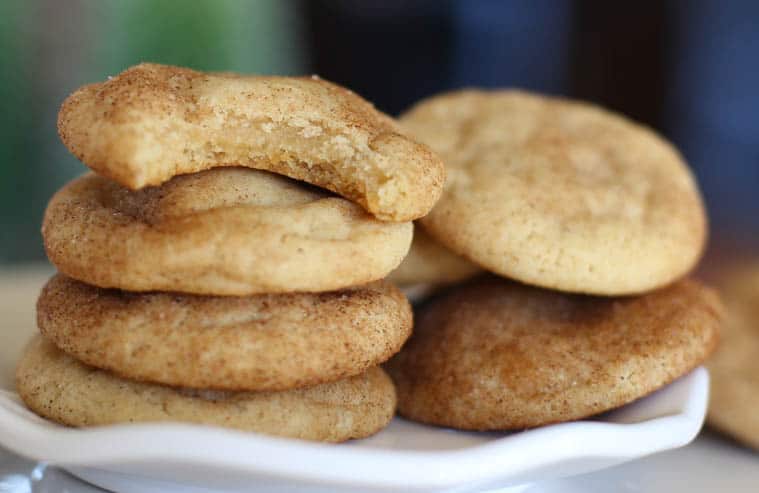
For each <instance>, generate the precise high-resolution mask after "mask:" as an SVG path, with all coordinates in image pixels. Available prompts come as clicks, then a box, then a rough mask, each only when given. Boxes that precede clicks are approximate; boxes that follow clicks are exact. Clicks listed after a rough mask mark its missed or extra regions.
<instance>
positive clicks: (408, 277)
mask: <svg viewBox="0 0 759 493" xmlns="http://www.w3.org/2000/svg"><path fill="white" fill-rule="evenodd" d="M478 272H480V268H479V267H478V266H477V265H475V264H473V263H471V262H469V261H468V260H467V259H465V258H463V257H461V256H459V255H456V254H455V253H453V252H452V251H450V250H448V249H447V248H445V247H444V246H443V245H441V244H440V243H438V242H437V241H435V240H434V239H433V238H431V237H430V236H429V235H428V234H427V233H426V232H425V231H424V229H422V228H421V227H419V225H418V224H415V225H414V239H413V241H412V242H411V248H410V249H409V252H408V255H406V257H405V258H404V259H403V261H402V262H401V265H399V266H398V267H397V268H396V269H395V270H394V271H393V272H391V273H390V274H389V275H388V276H387V280H388V281H391V282H394V283H395V284H397V285H399V286H413V285H421V284H432V285H438V284H450V283H453V282H457V281H461V280H463V279H467V278H469V277H472V276H473V275H475V274H476V273H478Z"/></svg>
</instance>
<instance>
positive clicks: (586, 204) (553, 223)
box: [401, 90, 706, 295]
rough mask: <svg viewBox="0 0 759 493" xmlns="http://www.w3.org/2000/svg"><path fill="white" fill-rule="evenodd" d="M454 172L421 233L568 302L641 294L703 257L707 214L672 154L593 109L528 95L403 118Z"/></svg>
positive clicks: (456, 104) (487, 94) (460, 99)
mask: <svg viewBox="0 0 759 493" xmlns="http://www.w3.org/2000/svg"><path fill="white" fill-rule="evenodd" d="M401 122H402V124H403V125H404V127H405V128H406V129H407V130H408V131H409V133H410V134H411V135H413V136H414V137H416V138H418V139H419V140H421V141H422V142H425V143H426V144H429V145H430V146H431V147H432V149H433V150H435V151H436V152H438V153H439V154H440V156H441V157H442V158H443V160H444V161H445V164H446V169H447V173H448V180H447V181H446V185H445V190H444V192H443V195H442V197H441V199H440V201H439V202H438V203H437V204H436V205H435V207H434V209H433V210H432V211H431V212H430V213H429V214H428V215H427V216H425V217H424V218H422V219H421V222H422V224H423V225H424V227H425V228H426V229H427V231H428V232H429V233H430V234H431V235H432V236H433V237H435V238H436V239H437V240H438V241H440V242H441V243H443V244H444V245H445V246H446V247H448V248H450V249H451V250H453V251H454V252H456V253H458V254H461V255H463V256H465V257H466V258H468V259H470V260H471V261H473V262H475V263H477V264H479V265H480V266H482V267H483V268H485V269H487V270H489V271H492V272H494V273H497V274H500V275H503V276H505V277H509V278H513V279H517V280H520V281H522V282H526V283H528V284H534V285H537V286H541V287H545V288H551V289H557V290H561V291H569V292H580V293H589V294H599V295H621V294H634V293H643V292H646V291H649V290H652V289H655V288H658V287H661V286H665V285H667V284H669V283H671V282H673V281H675V280H677V279H679V278H681V277H682V276H684V275H685V274H687V273H688V272H689V271H690V270H691V269H692V268H693V267H694V266H695V265H696V262H697V261H698V259H699V258H700V256H701V252H702V249H703V247H704V243H705V237H706V218H705V214H704V207H703V204H702V201H701V197H700V194H699V191H698V187H697V185H696V182H695V180H694V178H693V176H692V174H691V172H690V171H689V170H688V168H687V166H686V165H685V163H684V162H683V159H682V157H681V156H680V154H679V153H678V152H677V151H676V150H675V148H674V147H673V146H672V145H670V144H669V143H668V142H666V141H665V140H664V139H662V138H661V137H659V136H658V135H656V134H655V133H654V132H653V131H651V130H650V129H648V128H645V127H643V126H641V125H638V124H636V123H634V122H632V121H630V120H628V119H626V118H624V117H622V116H620V115H617V114H614V113H611V112H609V111H606V110H603V109H601V108H599V107H597V106H593V105H590V104H585V103H580V102H575V101H570V100H565V99H560V98H553V97H545V96H539V95H535V94H529V93H526V92H520V91H510V90H499V91H479V90H467V91H460V92H453V93H448V94H442V95H439V96H435V97H433V98H430V99H428V100H425V101H423V102H421V103H419V104H417V105H416V106H415V107H413V108H412V109H411V110H410V111H409V112H408V113H406V114H405V115H403V116H402V118H401Z"/></svg>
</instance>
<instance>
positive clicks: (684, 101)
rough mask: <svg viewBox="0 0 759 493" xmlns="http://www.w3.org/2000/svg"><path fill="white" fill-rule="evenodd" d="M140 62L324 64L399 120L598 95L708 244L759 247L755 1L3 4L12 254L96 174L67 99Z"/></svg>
mask: <svg viewBox="0 0 759 493" xmlns="http://www.w3.org/2000/svg"><path fill="white" fill-rule="evenodd" d="M140 61H153V62H160V63H170V64H176V65H184V66H189V67H193V68H197V69H203V70H232V71H240V72H251V73H261V74H304V73H308V74H310V73H317V74H319V75H321V76H322V77H324V78H326V79H330V80H333V81H335V82H338V83H341V84H344V85H346V86H348V87H350V88H352V89H353V90H355V91H356V92H358V93H359V94H361V95H363V96H364V97H366V98H367V99H369V100H371V101H373V102H374V103H375V105H376V106H377V107H379V108H380V109H382V110H384V111H386V112H388V113H391V114H393V115H395V114H397V113H399V112H401V111H403V110H404V109H405V108H407V107H408V106H409V105H411V104H412V103H413V102H414V101H416V100H418V99H420V98H423V97H425V96H428V95H430V94H433V93H435V92H438V91H443V90H447V89H452V88H458V87H463V86H484V87H499V86H516V87H522V88H527V89H532V90H536V91H543V92H547V93H552V94H562V95H566V96H571V97H577V98H581V99H586V100H590V101H595V102H598V103H601V104H603V105H606V106H608V107H610V108H612V109H615V110H618V111H621V112H623V113H625V114H627V115H629V116H631V117H633V118H635V119H637V120H639V121H642V122H644V123H646V124H648V125H651V126H653V127H655V128H656V129H658V130H659V131H661V132H662V133H663V134H664V135H666V136H667V137H668V138H670V139H671V140H673V141H674V142H675V143H676V144H677V146H678V147H679V148H680V149H681V150H682V152H683V153H684V155H685V156H686V158H687V160H688V162H689V163H690V164H691V166H692V167H693V169H694V171H695V173H696V174H697V176H698V179H699V181H700V183H701V186H702V189H703V191H704V194H705V196H706V200H707V203H708V207H709V213H710V216H711V222H712V245H715V246H716V248H718V249H719V248H722V249H723V250H725V251H726V250H731V249H733V248H735V247H736V246H739V245H740V246H742V247H743V248H745V247H756V246H757V245H758V244H759V2H753V1H741V0H731V1H720V2H718V1H707V0H691V1H688V2H685V1H681V2H668V1H660V2H657V1H654V2H629V3H624V4H621V3H617V2H603V1H596V0H573V1H571V0H513V1H498V0H447V1H446V0H436V1H423V0H418V1H412V0H407V1H400V0H385V1H383V2H369V1H358V0H331V1H330V0H313V1H307V0H300V1H297V0H252V1H236V0H195V1H192V2H190V1H181V0H131V1H116V0H68V1H65V2H63V1H58V0H3V1H0V105H2V106H1V108H2V111H0V132H2V143H3V145H2V146H0V173H1V174H2V176H0V187H2V189H1V190H0V220H1V221H2V228H0V234H2V241H0V263H3V264H9V263H19V262H30V261H39V260H43V259H44V254H43V250H42V243H41V238H40V235H39V224H40V221H41V218H42V213H43V211H44V207H45V204H46V202H47V199H48V198H49V197H50V196H51V195H52V194H53V193H54V192H55V190H57V189H58V188H59V187H60V186H61V185H63V184H64V183H65V182H66V181H67V180H69V179H71V178H72V177H74V176H76V175H78V174H80V173H82V172H83V171H84V170H85V168H84V166H83V165H82V164H81V163H79V162H77V160H76V159H75V158H73V157H72V156H70V155H69V153H68V152H67V151H66V149H65V148H64V147H63V145H62V144H61V143H60V141H59V139H58V137H57V134H56V128H55V120H56V114H57V111H58V107H59V105H60V103H61V102H62V101H63V99H64V98H65V97H66V96H67V95H68V94H69V93H70V92H72V91H73V90H74V89H76V88H77V87H78V86H80V85H82V84H85V83H88V82H94V81H100V80H103V79H105V78H106V77H107V76H109V75H114V74H116V73H118V72H120V71H121V70H123V69H125V68H127V67H128V66H130V65H133V64H136V63H138V62H140Z"/></svg>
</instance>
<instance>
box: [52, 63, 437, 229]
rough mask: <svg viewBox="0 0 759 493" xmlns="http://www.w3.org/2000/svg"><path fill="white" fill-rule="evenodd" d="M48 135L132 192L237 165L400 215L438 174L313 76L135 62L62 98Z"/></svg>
mask: <svg viewBox="0 0 759 493" xmlns="http://www.w3.org/2000/svg"><path fill="white" fill-rule="evenodd" d="M58 132H59V134H60V136H61V139H62V140H63V143H64V144H65V145H66V146H67V147H68V148H69V150H70V151H71V152H72V153H73V154H74V155H75V156H77V157H78V158H79V159H80V160H81V161H82V162H84V164H86V165H87V166H89V167H90V168H91V169H93V170H94V171H96V172H98V173H99V174H101V175H103V176H107V177H109V178H111V179H113V180H115V181H117V182H119V183H120V184H122V185H123V186H126V187H128V188H132V189H138V188H142V187H145V186H149V185H160V184H162V183H164V182H166V181H168V180H169V179H171V178H172V177H174V176H176V175H179V174H187V173H193V172H197V171H202V170H206V169H209V168H213V167H218V166H246V167H251V168H257V169H265V170H269V171H273V172H275V173H279V174H283V175H286V176H289V177H291V178H295V179H298V180H303V181H306V182H308V183H311V184H313V185H316V186H319V187H322V188H326V189H329V190H332V191H333V192H335V193H337V194H339V195H341V196H343V197H346V198H348V199H349V200H351V201H354V202H357V203H358V204H360V205H361V206H363V207H364V208H365V209H367V210H368V211H369V212H371V213H372V214H373V215H375V216H376V217H378V218H380V219H383V220H388V221H409V220H412V219H415V218H417V217H420V216H423V215H424V214H426V213H427V212H428V211H429V210H430V209H431V208H432V205H433V204H434V203H435V201H436V200H437V199H438V198H439V196H440V192H441V190H442V186H443V182H444V181H445V170H444V168H443V164H442V162H441V161H440V159H439V158H438V157H437V156H436V155H435V154H434V153H433V152H431V151H430V149H429V148H428V147H427V146H425V145H423V144H420V143H418V142H416V141H414V140H412V139H410V138H408V137H406V136H404V135H402V134H401V131H400V129H399V127H398V125H397V123H396V122H395V121H394V120H393V119H392V118H390V117H389V116H387V115H385V114H383V113H381V112H379V111H377V110H376V109H374V107H373V106H372V105H371V104H370V103H368V102H367V101H365V100H364V99H362V98H361V97H359V96H358V95H356V94H354V93H353V92H351V91H349V90H348V89H345V88H343V87H340V86H338V85H335V84H332V83H329V82H327V81H324V80H321V79H319V78H316V77H311V78H309V77H263V76H242V75H237V74H230V73H203V72H197V71H194V70H190V69H185V68H180V67H172V66H166V65H157V64H149V63H144V64H140V65H137V66H134V67H131V68H129V69H127V70H125V71H124V72H122V73H120V74H119V75H117V76H115V77H112V78H109V79H108V80H107V81H104V82H101V83H96V84H90V85H87V86H84V87H82V88H80V89H79V90H77V91H76V92H74V93H73V94H72V95H71V96H69V97H68V98H67V99H66V101H65V102H64V103H63V106H62V108H61V111H60V114H59V117H58Z"/></svg>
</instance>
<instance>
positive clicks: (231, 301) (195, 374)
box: [37, 275, 412, 390]
mask: <svg viewBox="0 0 759 493" xmlns="http://www.w3.org/2000/svg"><path fill="white" fill-rule="evenodd" d="M411 317H412V315H411V307H410V306H409V304H408V301H407V300H406V298H405V297H404V296H403V294H402V293H401V292H400V291H399V290H398V288H396V287H395V286H393V285H392V284H390V283H388V282H385V281H379V282H376V283H372V284H368V285H365V286H359V287H354V288H347V289H344V290H340V291H332V292H328V293H284V294H261V295H253V296H247V297H230V296H224V297H218V296H215V297H212V296H195V295H183V294H177V293H141V294H137V293H129V292H125V291H119V290H105V289H100V288H96V287H93V286H88V285H87V284H84V283H81V282H79V281H75V280H73V279H70V278H67V277H65V276H62V275H57V276H55V277H53V278H52V279H51V280H50V281H49V282H48V283H47V285H46V286H45V287H44V289H43V290H42V293H41V295H40V298H39V300H38V302H37V324H38V326H39V328H40V331H41V332H42V334H43V335H45V336H46V337H47V338H48V339H49V340H50V341H52V342H53V343H55V344H56V345H57V346H58V347H59V348H61V349H62V350H64V351H66V352H67V353H69V354H71V355H73V356H74V357H76V358H77V359H79V360H81V361H83V362H84V363H86V364H88V365H91V366H95V367H98V368H103V369H107V370H110V371H113V372H114V373H116V374H118V375H120V376H123V377H125V378H130V379H134V380H145V381H150V382H155V383H162V384H166V385H173V386H179V387H192V388H204V389H205V388H213V389H224V390H286V389H290V388H296V387H305V386H311V385H315V384H319V383H324V382H331V381H334V380H338V379H341V378H345V377H350V376H354V375H358V374H360V373H363V372H364V371H366V370H368V369H369V368H371V367H373V366H376V365H378V364H379V363H382V362H383V361H385V360H387V359H388V358H389V357H390V356H392V355H393V354H395V353H397V352H398V350H399V349H400V348H401V346H402V345H403V343H404V342H405V341H406V339H407V338H408V337H409V335H410V334H411V326H412V322H411Z"/></svg>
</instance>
